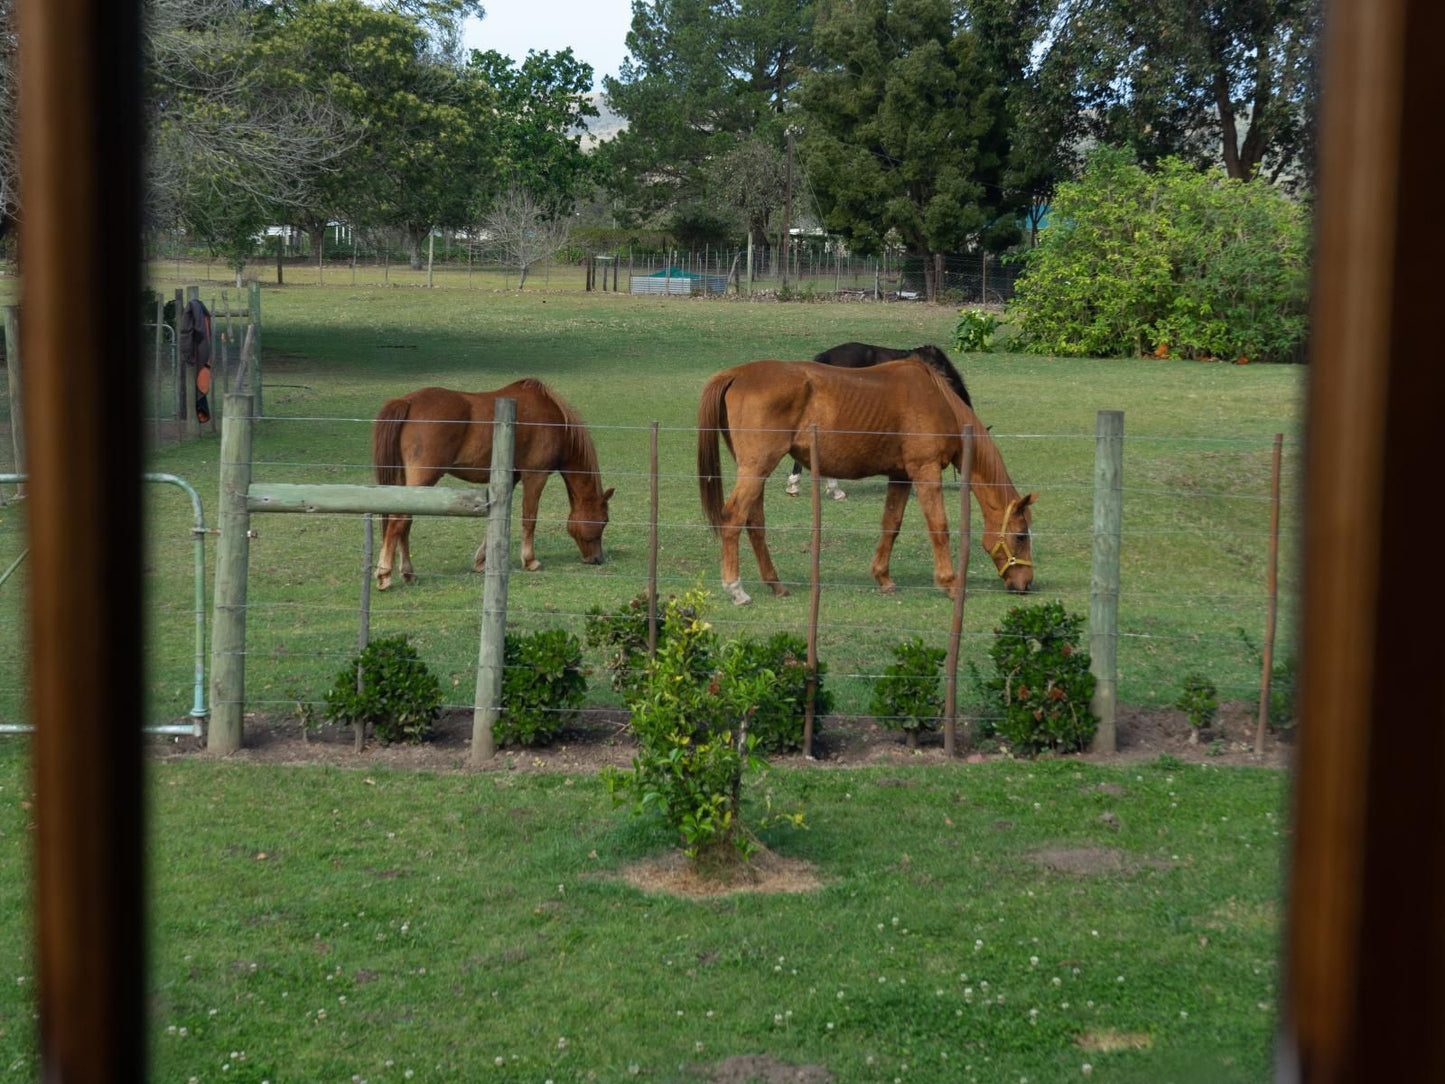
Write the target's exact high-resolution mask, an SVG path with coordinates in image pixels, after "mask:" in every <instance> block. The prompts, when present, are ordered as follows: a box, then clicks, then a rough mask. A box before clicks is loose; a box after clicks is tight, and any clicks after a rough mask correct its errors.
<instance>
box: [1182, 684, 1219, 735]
mask: <svg viewBox="0 0 1445 1084" xmlns="http://www.w3.org/2000/svg"><path fill="white" fill-rule="evenodd" d="M1174 706H1175V707H1176V708H1178V709H1179V710H1180V711H1182V712H1183V713H1184V714H1185V715H1187V716H1188V717H1189V725H1190V726H1192V727H1193V728H1194V729H1193V730H1192V731H1190V734H1189V744H1190V745H1196V744H1198V742H1199V732H1200V731H1201V730H1208V729H1209V728H1211V727H1213V725H1214V720H1215V719H1216V718H1217V717H1218V716H1219V692H1218V690H1217V689H1215V687H1214V682H1212V681H1210V680H1209V679H1208V678H1206V677H1203V676H1201V675H1199V674H1190V675H1189V676H1188V677H1187V678H1185V679H1184V691H1183V692H1181V693H1180V694H1179V699H1178V700H1176V701H1174Z"/></svg>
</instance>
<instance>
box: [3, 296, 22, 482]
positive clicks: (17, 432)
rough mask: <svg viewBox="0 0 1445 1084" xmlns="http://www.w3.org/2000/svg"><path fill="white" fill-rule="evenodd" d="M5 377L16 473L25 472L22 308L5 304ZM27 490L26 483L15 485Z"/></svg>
mask: <svg viewBox="0 0 1445 1084" xmlns="http://www.w3.org/2000/svg"><path fill="white" fill-rule="evenodd" d="M5 377H6V379H7V380H8V381H9V386H10V440H11V443H12V445H13V446H14V449H15V473H16V474H24V473H25V391H24V380H23V378H22V375H21V369H20V310H19V308H17V307H16V306H14V305H6V306H5ZM15 492H16V493H17V494H23V493H24V492H25V483H24V482H20V483H18V484H17V485H16V486H15Z"/></svg>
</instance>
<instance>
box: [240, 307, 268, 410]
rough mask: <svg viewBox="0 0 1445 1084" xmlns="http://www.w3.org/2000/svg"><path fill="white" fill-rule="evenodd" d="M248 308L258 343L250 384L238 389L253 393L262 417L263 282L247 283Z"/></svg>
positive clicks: (254, 401) (252, 352) (254, 352)
mask: <svg viewBox="0 0 1445 1084" xmlns="http://www.w3.org/2000/svg"><path fill="white" fill-rule="evenodd" d="M246 310H247V311H248V312H249V313H250V319H251V325H252V326H253V327H254V328H255V329H256V345H255V347H254V348H253V349H252V351H251V373H250V386H249V387H244V388H238V389H237V390H238V391H243V392H244V391H249V392H250V393H251V400H252V403H253V404H254V405H253V408H252V409H254V410H255V412H256V417H257V418H261V417H263V416H264V415H265V413H266V408H265V405H264V403H263V401H262V398H261V284H260V283H259V282H257V281H255V280H252V281H251V282H249V283H248V284H247V291H246Z"/></svg>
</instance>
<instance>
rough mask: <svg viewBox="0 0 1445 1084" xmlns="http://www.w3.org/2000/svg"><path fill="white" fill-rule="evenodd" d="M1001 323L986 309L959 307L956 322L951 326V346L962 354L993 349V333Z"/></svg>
mask: <svg viewBox="0 0 1445 1084" xmlns="http://www.w3.org/2000/svg"><path fill="white" fill-rule="evenodd" d="M1001 323H1003V321H1002V320H1000V319H999V318H998V317H997V316H995V315H994V314H993V313H991V312H989V311H988V310H987V309H959V310H958V323H957V324H956V325H954V328H953V348H954V349H955V350H957V351H959V352H960V353H964V354H977V353H983V352H986V351H988V350H991V349H993V333H994V332H995V331H997V330H998V326H999V325H1000V324H1001Z"/></svg>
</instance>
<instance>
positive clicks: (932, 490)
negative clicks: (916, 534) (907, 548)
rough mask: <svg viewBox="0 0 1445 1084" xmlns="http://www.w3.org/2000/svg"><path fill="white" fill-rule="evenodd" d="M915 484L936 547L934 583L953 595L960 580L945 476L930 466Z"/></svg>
mask: <svg viewBox="0 0 1445 1084" xmlns="http://www.w3.org/2000/svg"><path fill="white" fill-rule="evenodd" d="M913 484H914V487H915V488H916V489H917V490H918V506H919V507H920V508H921V509H923V521H924V522H925V523H926V524H927V525H928V540H929V541H930V542H931V543H933V582H934V583H936V584H937V585H938V586H939V588H940V589H942V590H944V591H947V592H948V593H949V594H950V595H951V594H953V585H954V582H955V580H956V577H955V576H954V573H953V554H952V553H951V552H949V548H948V513H947V512H945V511H944V508H943V475H942V473H941V472H940V471H939V468H938V467H937V466H936V465H930V466H929V467H926V468H925V469H923V470H921V471H919V472H918V473H917V474H915V475H914V476H913ZM966 544H967V543H965V545H966Z"/></svg>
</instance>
